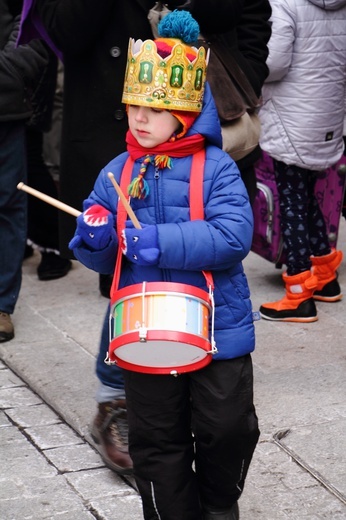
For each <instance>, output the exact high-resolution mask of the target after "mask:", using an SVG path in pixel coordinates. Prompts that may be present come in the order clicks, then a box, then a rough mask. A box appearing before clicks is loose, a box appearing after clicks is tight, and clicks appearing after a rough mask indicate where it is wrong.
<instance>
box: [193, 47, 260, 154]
mask: <svg viewBox="0 0 346 520" xmlns="http://www.w3.org/2000/svg"><path fill="white" fill-rule="evenodd" d="M202 44H203V45H205V46H207V47H208V48H209V49H210V58H209V64H208V70H207V80H208V83H209V85H210V88H211V91H212V94H213V97H214V100H215V104H216V108H217V111H218V115H219V118H220V122H221V131H222V140H223V146H222V148H223V150H225V151H226V152H227V153H229V154H230V156H231V157H232V159H234V160H235V161H238V160H239V159H242V158H243V157H245V156H246V155H248V154H249V153H250V152H252V150H254V149H255V148H256V146H257V145H258V142H259V138H260V133H261V123H260V120H259V117H258V113H257V112H258V108H259V107H260V105H261V101H260V99H259V98H258V97H257V95H256V93H255V91H254V89H253V88H252V85H251V84H250V82H249V80H248V79H247V77H246V75H245V74H244V72H243V71H242V69H241V68H240V67H239V65H238V63H237V61H236V59H235V58H234V56H233V54H232V51H231V49H229V48H228V47H227V46H226V45H225V44H224V43H223V42H222V41H221V40H220V39H218V38H216V37H210V38H208V39H205V38H204V39H203V40H202Z"/></svg>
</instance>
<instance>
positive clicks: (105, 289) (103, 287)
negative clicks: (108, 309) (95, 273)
mask: <svg viewBox="0 0 346 520" xmlns="http://www.w3.org/2000/svg"><path fill="white" fill-rule="evenodd" d="M112 282H113V275H111V274H100V275H99V289H100V293H101V295H102V296H104V297H105V298H110V297H111V287H112Z"/></svg>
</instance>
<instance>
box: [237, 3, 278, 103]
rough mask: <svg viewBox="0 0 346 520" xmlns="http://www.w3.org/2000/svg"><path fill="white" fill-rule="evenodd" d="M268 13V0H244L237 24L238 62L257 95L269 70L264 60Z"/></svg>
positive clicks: (269, 29)
mask: <svg viewBox="0 0 346 520" xmlns="http://www.w3.org/2000/svg"><path fill="white" fill-rule="evenodd" d="M270 15H271V7H270V4H269V1H268V0H245V2H244V9H243V14H242V17H241V20H240V23H239V24H238V26H237V41H238V50H239V53H240V56H239V59H238V63H239V65H240V66H241V68H242V69H243V71H244V72H245V74H246V75H247V77H248V79H249V80H250V82H251V84H252V86H253V88H254V90H255V92H256V93H257V95H258V96H259V95H260V92H261V88H262V86H263V83H264V80H265V79H266V77H267V76H268V72H269V71H268V67H267V65H266V60H267V57H268V41H269V38H270V35H271V26H270V23H269V18H270Z"/></svg>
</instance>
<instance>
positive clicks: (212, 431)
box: [124, 355, 259, 520]
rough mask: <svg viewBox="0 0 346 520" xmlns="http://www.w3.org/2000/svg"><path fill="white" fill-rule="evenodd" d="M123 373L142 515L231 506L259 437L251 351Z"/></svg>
mask: <svg viewBox="0 0 346 520" xmlns="http://www.w3.org/2000/svg"><path fill="white" fill-rule="evenodd" d="M124 379H125V391H126V402H127V411H128V423H129V449H130V454H131V457H132V460H133V463H134V475H135V478H136V482H137V485H138V489H139V492H140V495H141V497H142V502H143V512H144V518H145V520H177V519H179V520H200V519H201V518H202V506H203V505H207V506H209V507H210V509H220V510H222V509H227V508H229V507H231V506H232V505H233V504H234V502H236V500H237V499H238V498H239V497H240V495H241V492H242V490H243V486H244V481H245V477H246V474H247V471H248V468H249V465H250V461H251V458H252V455H253V452H254V449H255V446H256V444H257V441H258V437H259V430H258V421H257V416H256V413H255V408H254V404H253V373H252V361H251V357H250V355H246V356H242V357H240V358H236V359H232V360H226V361H213V362H212V363H211V364H210V365H208V366H207V367H205V368H204V369H201V370H199V371H196V372H190V373H188V374H183V375H180V376H178V377H174V376H170V375H151V374H143V373H135V372H130V371H127V370H124ZM193 463H195V470H194V469H193Z"/></svg>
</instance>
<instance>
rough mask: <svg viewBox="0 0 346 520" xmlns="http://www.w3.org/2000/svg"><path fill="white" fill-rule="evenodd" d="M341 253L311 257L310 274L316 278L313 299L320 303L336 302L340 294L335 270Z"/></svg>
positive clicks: (338, 264)
mask: <svg viewBox="0 0 346 520" xmlns="http://www.w3.org/2000/svg"><path fill="white" fill-rule="evenodd" d="M343 257H344V255H343V252H342V251H336V250H335V249H333V250H332V252H331V253H329V255H324V256H311V262H312V269H311V270H312V272H313V274H314V275H315V276H317V278H318V285H317V289H316V291H315V292H314V299H315V300H319V301H321V302H337V301H339V300H341V298H342V293H341V289H340V285H339V282H338V279H337V278H338V274H337V272H336V270H337V268H338V267H339V266H340V264H341V262H342V260H343Z"/></svg>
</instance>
